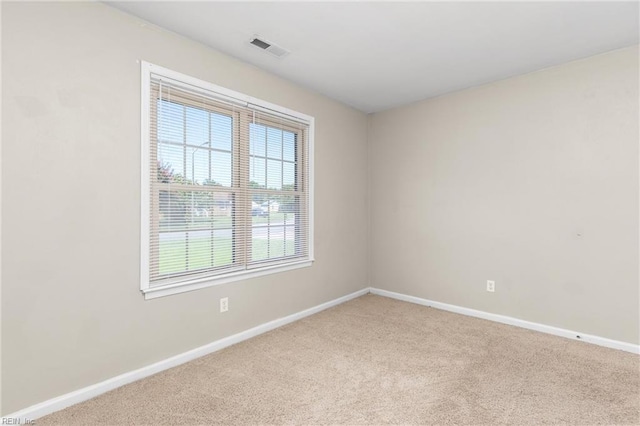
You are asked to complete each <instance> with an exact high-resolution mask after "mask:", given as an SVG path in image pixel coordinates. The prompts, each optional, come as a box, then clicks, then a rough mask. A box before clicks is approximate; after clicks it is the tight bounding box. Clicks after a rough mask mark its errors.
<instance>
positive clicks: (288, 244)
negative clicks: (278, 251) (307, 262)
mask: <svg viewBox="0 0 640 426" xmlns="http://www.w3.org/2000/svg"><path fill="white" fill-rule="evenodd" d="M284 254H285V256H293V255H294V254H296V227H295V226H286V227H285V228H284Z"/></svg>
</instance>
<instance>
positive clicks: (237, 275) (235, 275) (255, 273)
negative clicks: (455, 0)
mask: <svg viewBox="0 0 640 426" xmlns="http://www.w3.org/2000/svg"><path fill="white" fill-rule="evenodd" d="M312 264H313V259H306V260H302V261H298V262H291V263H287V264H284V265H273V266H267V267H263V268H260V269H254V270H251V269H249V270H245V271H239V272H232V273H229V274H225V275H221V276H218V277H208V278H201V279H198V280H195V281H187V282H183V283H178V284H170V285H164V286H157V287H149V288H146V289H143V290H142V293H144V298H145V299H146V300H149V299H157V298H158V297H164V296H170V295H172V294H178V293H185V292H187V291H193V290H198V289H201V288H206V287H212V286H214V285H220V284H226V283H231V282H234V281H240V280H247V279H249V278H256V277H261V276H264V275H270V274H275V273H279V272H285V271H291V270H293V269H300V268H307V267H309V266H311V265H312Z"/></svg>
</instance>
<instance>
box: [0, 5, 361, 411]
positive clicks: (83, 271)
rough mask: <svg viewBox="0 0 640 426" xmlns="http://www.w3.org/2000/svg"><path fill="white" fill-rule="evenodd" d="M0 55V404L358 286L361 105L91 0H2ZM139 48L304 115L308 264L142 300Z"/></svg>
mask: <svg viewBox="0 0 640 426" xmlns="http://www.w3.org/2000/svg"><path fill="white" fill-rule="evenodd" d="M2 55H3V58H2V59H3V62H2V86H3V92H2V103H3V111H2V125H3V126H2V139H3V147H2V149H3V151H2V195H3V202H2V221H3V222H2V226H3V240H2V253H3V256H4V257H3V266H4V269H3V271H2V274H3V276H2V284H3V287H2V304H3V305H2V308H3V309H2V314H3V317H2V338H3V342H2V343H3V345H2V350H3V352H2V360H3V364H2V385H3V386H2V388H3V390H4V392H3V398H2V413H3V414H7V413H10V412H13V411H15V410H18V409H22V408H25V407H26V406H29V405H31V404H34V403H38V402H41V401H44V400H46V399H49V398H52V397H56V396H59V395H61V394H64V393H66V392H70V391H73V390H75V389H78V388H81V387H84V386H87V385H90V384H93V383H96V382H99V381H101V380H104V379H107V378H110V377H113V376H115V375H117V374H120V373H124V372H127V371H130V370H133V369H136V368H139V367H142V366H146V365H148V364H150V363H153V362H155V361H159V360H162V359H165V358H167V357H170V356H172V355H176V354H178V353H182V352H184V351H186V350H189V349H192V348H195V347H198V346H200V345H204V344H206V343H210V342H212V341H214V340H216V339H219V338H222V337H224V336H228V335H230V334H233V333H237V332H239V331H242V330H245V329H247V328H250V327H252V326H255V325H258V324H261V323H264V322H267V321H269V320H273V319H276V318H279V317H282V316H285V315H288V314H291V313H294V312H298V311H301V310H303V309H306V308H309V307H311V306H315V305H318V304H320V303H323V302H326V301H328V300H332V299H335V298H337V297H340V296H343V295H345V294H348V293H351V292H353V291H356V290H359V289H362V288H364V287H366V286H367V272H366V271H367V264H366V262H367V259H366V250H365V247H366V246H367V223H366V221H367V199H366V186H367V181H366V178H367V174H366V170H367V169H366V135H367V118H366V116H365V115H364V114H363V113H360V112H358V111H355V110H353V109H350V108H348V107H346V106H344V105H342V104H339V103H337V102H334V101H332V100H329V99H328V98H325V97H323V96H321V95H319V94H316V93H313V92H310V91H308V90H304V89H301V88H299V87H297V86H295V85H293V84H291V83H288V82H286V81H284V80H282V79H279V78H276V77H274V76H273V75H270V74H268V73H265V72H263V71H260V70H259V69H257V68H255V67H252V66H249V65H247V64H244V63H241V62H238V61H236V60H234V59H231V58H229V57H227V56H225V55H223V54H220V53H217V52H215V51H212V50H210V49H207V48H205V47H204V46H202V45H200V44H197V43H195V42H192V41H189V40H187V39H185V38H182V37H179V36H177V35H175V34H172V33H170V32H167V31H164V30H160V29H158V28H155V27H152V26H149V25H146V24H144V23H142V22H140V21H138V20H136V19H134V18H133V17H129V16H127V15H125V14H123V13H121V12H118V11H116V10H114V9H112V8H109V7H107V6H105V5H103V4H100V3H82V4H71V3H57V4H27V3H21V4H18V3H15V4H14V3H4V4H3V13H2ZM139 59H143V60H147V61H149V62H152V63H156V64H158V65H162V66H165V67H168V68H170V69H173V70H176V71H179V72H182V73H186V74H189V75H193V76H196V77H198V78H201V79H204V80H207V81H210V82H213V83H215V84H218V85H221V86H224V87H227V88H229V89H233V90H237V91H240V92H243V93H246V94H248V95H251V96H254V97H257V98H261V99H264V100H267V101H269V102H273V103H276V104H279V105H282V106H285V107H287V108H290V109H293V110H297V111H300V112H303V113H305V114H309V115H311V116H314V117H315V118H316V139H315V161H316V163H315V164H316V175H315V184H316V191H315V201H316V210H315V217H316V221H315V235H316V242H315V255H316V263H315V264H314V266H313V267H312V268H306V269H300V270H296V271H291V272H286V273H283V274H278V275H272V276H269V277H265V278H259V279H253V280H247V281H242V282H236V283H233V284H228V285H221V286H218V287H213V288H208V289H204V290H199V291H195V292H190V293H185V294H180V295H175V296H169V297H166V298H162V299H156V300H151V301H145V300H144V298H143V296H142V295H141V293H140V291H139V263H138V262H139V243H140V242H139V237H138V235H139V231H140V229H139V228H140V225H139V223H140V217H139V214H140V209H139V197H140V189H139V185H140V65H139V64H138V63H137V62H136V61H137V60H139ZM224 296H228V297H229V304H230V311H229V312H228V313H225V314H219V313H218V312H217V310H218V299H219V298H220V297H224Z"/></svg>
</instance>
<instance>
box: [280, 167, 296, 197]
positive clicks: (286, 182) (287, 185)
mask: <svg viewBox="0 0 640 426" xmlns="http://www.w3.org/2000/svg"><path fill="white" fill-rule="evenodd" d="M282 189H285V190H288V191H294V190H295V189H296V165H295V164H294V163H283V164H282Z"/></svg>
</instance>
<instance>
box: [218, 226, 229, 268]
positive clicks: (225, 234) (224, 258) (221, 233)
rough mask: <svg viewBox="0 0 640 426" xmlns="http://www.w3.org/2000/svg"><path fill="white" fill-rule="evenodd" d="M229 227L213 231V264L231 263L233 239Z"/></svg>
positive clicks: (225, 264) (223, 264)
mask: <svg viewBox="0 0 640 426" xmlns="http://www.w3.org/2000/svg"><path fill="white" fill-rule="evenodd" d="M231 232H232V231H231V229H224V230H217V231H213V238H214V244H213V266H216V267H217V266H227V265H232V264H233V240H232V234H231Z"/></svg>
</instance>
